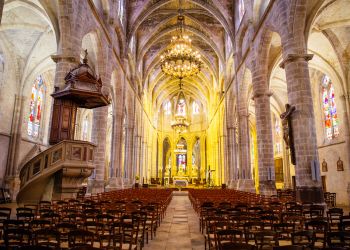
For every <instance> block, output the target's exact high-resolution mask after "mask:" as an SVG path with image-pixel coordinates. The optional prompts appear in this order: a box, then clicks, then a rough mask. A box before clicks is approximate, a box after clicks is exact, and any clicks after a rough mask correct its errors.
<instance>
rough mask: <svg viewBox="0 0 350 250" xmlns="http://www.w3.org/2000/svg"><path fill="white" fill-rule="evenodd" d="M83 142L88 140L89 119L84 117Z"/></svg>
mask: <svg viewBox="0 0 350 250" xmlns="http://www.w3.org/2000/svg"><path fill="white" fill-rule="evenodd" d="M82 139H83V141H88V140H89V117H88V116H85V117H84V120H83V138H82Z"/></svg>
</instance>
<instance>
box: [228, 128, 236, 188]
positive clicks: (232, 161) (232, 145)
mask: <svg viewBox="0 0 350 250" xmlns="http://www.w3.org/2000/svg"><path fill="white" fill-rule="evenodd" d="M236 129H237V128H236V127H229V128H227V134H228V136H227V141H228V169H229V171H228V172H229V182H230V185H229V188H234V189H237V156H236V151H237V149H236Z"/></svg>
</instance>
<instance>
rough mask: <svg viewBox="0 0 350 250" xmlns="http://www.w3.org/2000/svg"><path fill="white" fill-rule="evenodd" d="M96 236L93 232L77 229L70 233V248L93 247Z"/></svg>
mask: <svg viewBox="0 0 350 250" xmlns="http://www.w3.org/2000/svg"><path fill="white" fill-rule="evenodd" d="M94 236H95V234H94V233H93V232H90V231H87V230H84V229H76V230H72V231H70V232H69V233H68V247H70V248H72V247H80V246H91V247H93V244H94V240H95V239H94Z"/></svg>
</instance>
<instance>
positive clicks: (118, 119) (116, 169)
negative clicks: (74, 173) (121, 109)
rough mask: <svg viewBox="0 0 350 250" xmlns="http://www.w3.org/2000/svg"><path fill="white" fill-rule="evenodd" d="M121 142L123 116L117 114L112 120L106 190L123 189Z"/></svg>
mask: <svg viewBox="0 0 350 250" xmlns="http://www.w3.org/2000/svg"><path fill="white" fill-rule="evenodd" d="M122 140H123V115H122V114H119V113H117V114H116V115H115V117H114V119H113V132H112V150H111V158H112V159H111V177H110V178H109V181H108V186H107V187H106V190H113V189H119V188H122V187H123V183H122V180H121V178H122V176H121V172H122V171H121V169H122V147H123V145H122Z"/></svg>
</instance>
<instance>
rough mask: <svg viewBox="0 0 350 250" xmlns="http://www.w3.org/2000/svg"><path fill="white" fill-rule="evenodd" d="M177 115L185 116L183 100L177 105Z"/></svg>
mask: <svg viewBox="0 0 350 250" xmlns="http://www.w3.org/2000/svg"><path fill="white" fill-rule="evenodd" d="M177 115H182V116H186V103H185V99H183V98H181V99H180V100H179V101H178V103H177Z"/></svg>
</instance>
